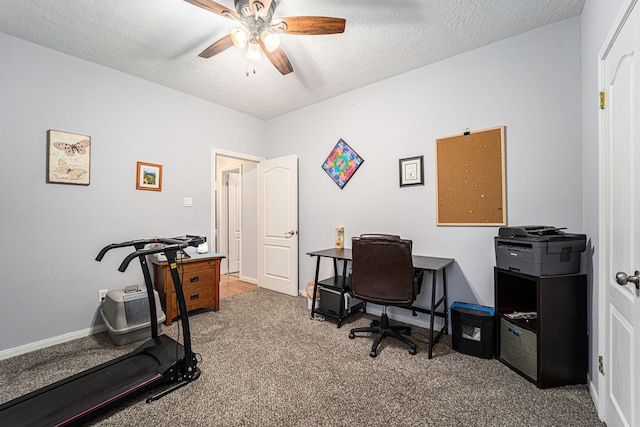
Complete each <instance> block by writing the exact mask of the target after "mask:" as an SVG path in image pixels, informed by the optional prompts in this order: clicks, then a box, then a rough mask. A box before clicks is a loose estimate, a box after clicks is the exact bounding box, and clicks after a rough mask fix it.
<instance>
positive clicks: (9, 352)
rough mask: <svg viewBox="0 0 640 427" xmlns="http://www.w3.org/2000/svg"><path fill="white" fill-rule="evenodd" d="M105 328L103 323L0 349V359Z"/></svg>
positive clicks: (74, 338) (86, 335)
mask: <svg viewBox="0 0 640 427" xmlns="http://www.w3.org/2000/svg"><path fill="white" fill-rule="evenodd" d="M106 330H107V327H106V326H105V325H98V326H96V327H93V328H88V329H83V330H81V331H75V332H69V333H68V334H64V335H60V336H57V337H53V338H48V339H46V340H42V341H37V342H34V343H30V344H25V345H21V346H19V347H14V348H9V349H7V350H2V351H0V360H4V359H9V358H10V357H14V356H19V355H21V354H26V353H31V352H32V351H35V350H40V349H41V348H47V347H51V346H52V345H56V344H62V343H65V342H68V341H73V340H77V339H78V338H84V337H88V336H89V335H93V334H99V333H100V332H104V331H106Z"/></svg>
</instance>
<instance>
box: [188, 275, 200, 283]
mask: <svg viewBox="0 0 640 427" xmlns="http://www.w3.org/2000/svg"><path fill="white" fill-rule="evenodd" d="M199 280H200V276H193V277H192V278H190V279H189V281H190V282H191V283H193V282H198V281H199Z"/></svg>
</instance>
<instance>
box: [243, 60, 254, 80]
mask: <svg viewBox="0 0 640 427" xmlns="http://www.w3.org/2000/svg"><path fill="white" fill-rule="evenodd" d="M251 65H253V67H252V68H253V74H255V73H256V63H255V61H251V60H249V61H247V69H246V70H245V75H246V76H247V77H249V67H250V66H251Z"/></svg>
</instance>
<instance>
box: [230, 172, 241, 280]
mask: <svg viewBox="0 0 640 427" xmlns="http://www.w3.org/2000/svg"><path fill="white" fill-rule="evenodd" d="M227 177H228V181H227V182H228V186H227V197H228V203H227V207H228V209H229V211H228V212H229V214H228V216H227V218H228V221H229V223H228V228H227V230H228V239H229V258H228V259H229V268H228V273H229V274H236V273H239V272H240V254H241V250H240V246H241V245H240V236H241V232H240V230H241V228H240V224H241V214H242V192H241V191H242V190H241V189H242V186H241V182H240V179H241V175H240V173H239V172H229V174H228V175H227Z"/></svg>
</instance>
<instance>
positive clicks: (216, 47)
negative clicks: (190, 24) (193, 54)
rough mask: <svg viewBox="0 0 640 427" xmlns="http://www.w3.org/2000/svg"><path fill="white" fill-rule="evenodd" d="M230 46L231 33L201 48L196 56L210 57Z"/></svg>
mask: <svg viewBox="0 0 640 427" xmlns="http://www.w3.org/2000/svg"><path fill="white" fill-rule="evenodd" d="M231 46H233V40H231V34H229V35H226V36H224V37H223V38H221V39H220V40H218V41H217V42H215V43H214V44H212V45H211V46H209V47H208V48H206V49H205V50H203V51H202V53H200V55H198V56H201V57H202V58H211V57H212V56H214V55H217V54H219V53H220V52H223V51H225V50H227V49H229V48H230V47H231Z"/></svg>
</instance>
